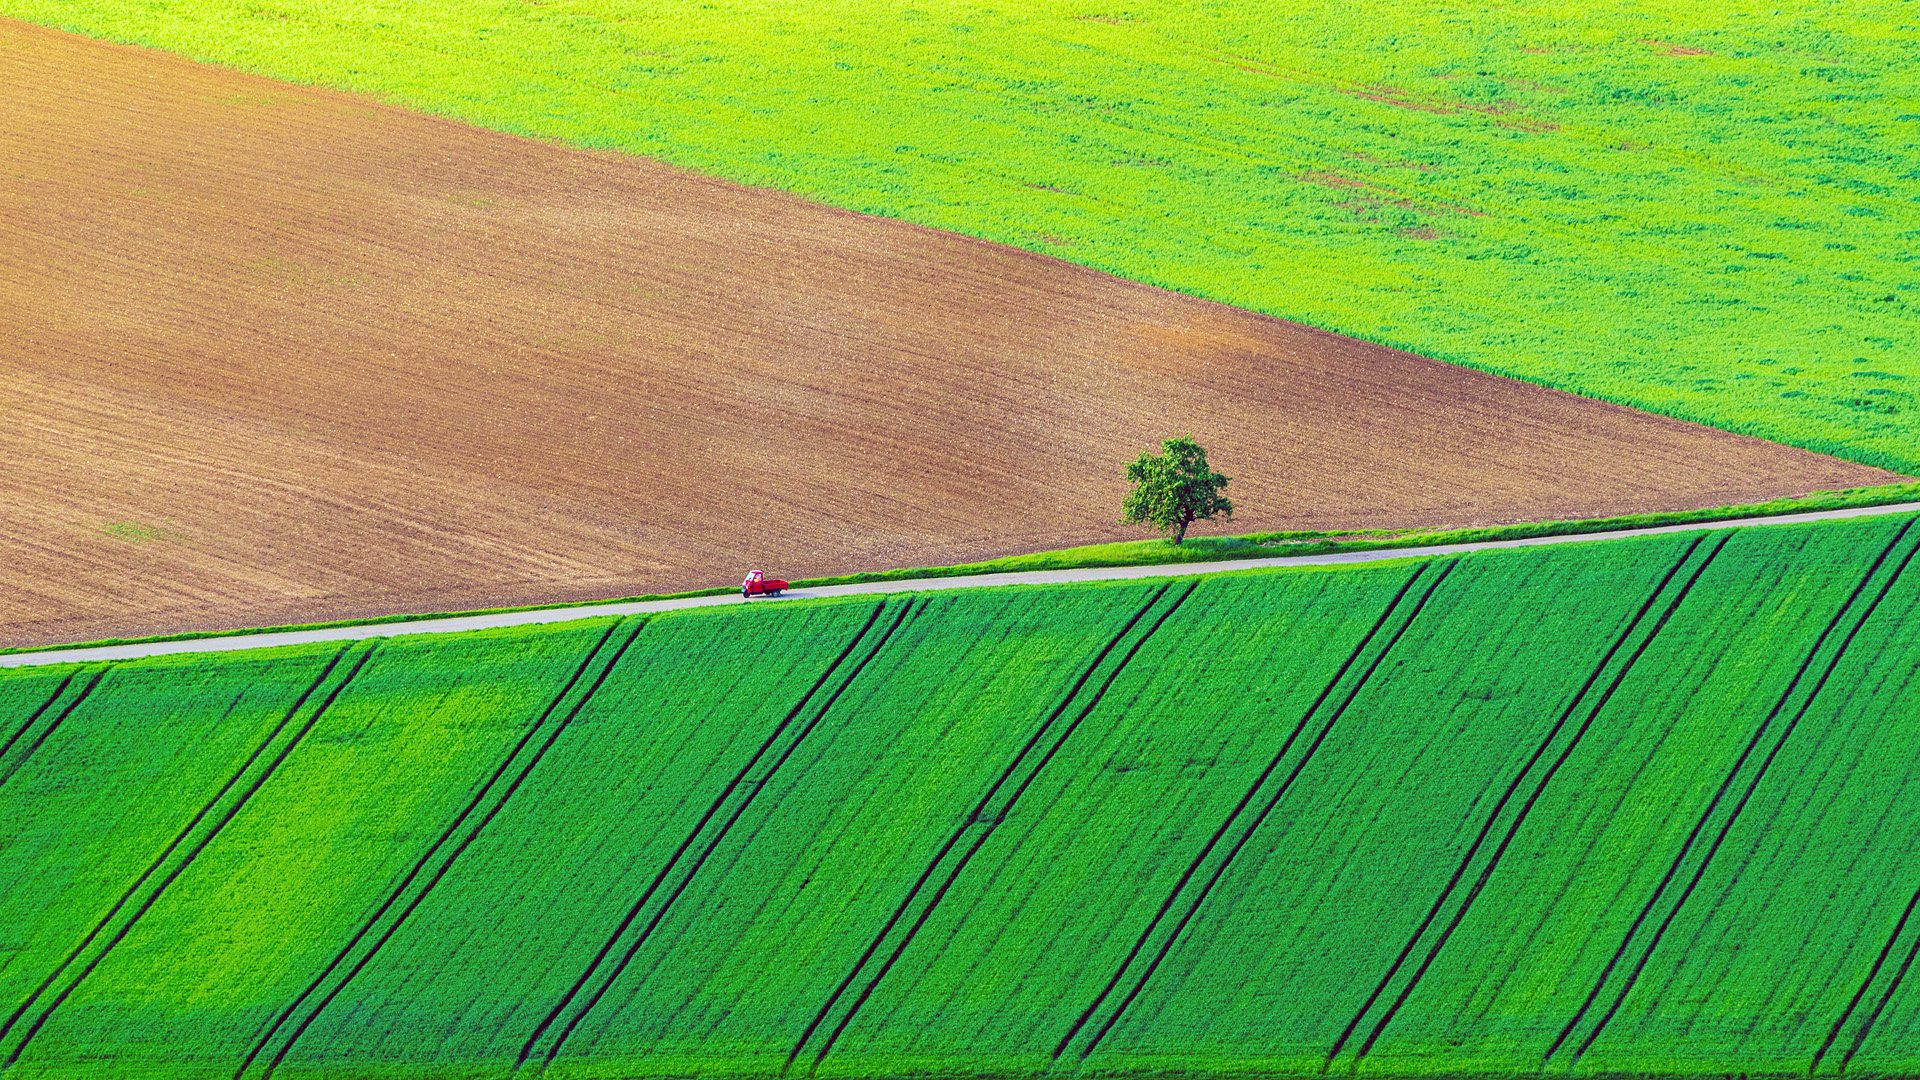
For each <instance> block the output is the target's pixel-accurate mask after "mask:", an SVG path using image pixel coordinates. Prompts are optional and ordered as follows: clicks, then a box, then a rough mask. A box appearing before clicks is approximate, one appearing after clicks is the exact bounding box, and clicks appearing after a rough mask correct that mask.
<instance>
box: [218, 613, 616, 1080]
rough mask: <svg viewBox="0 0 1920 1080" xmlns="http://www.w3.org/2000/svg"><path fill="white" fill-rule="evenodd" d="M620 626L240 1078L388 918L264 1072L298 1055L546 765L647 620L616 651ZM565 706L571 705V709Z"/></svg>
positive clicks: (277, 1026)
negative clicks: (296, 1049)
mask: <svg viewBox="0 0 1920 1080" xmlns="http://www.w3.org/2000/svg"><path fill="white" fill-rule="evenodd" d="M621 627H622V623H621V622H619V621H615V622H613V623H609V624H608V626H607V629H606V632H604V633H602V634H601V635H600V637H599V638H598V639H597V640H596V641H595V642H594V643H593V646H592V647H591V648H589V649H588V650H587V651H586V653H585V655H583V656H582V657H581V658H580V663H579V664H578V665H576V666H575V667H574V669H573V673H572V674H571V675H570V676H569V677H568V679H567V681H566V682H565V683H564V684H563V685H562V686H561V687H560V690H559V691H558V692H557V693H556V694H554V696H553V698H552V699H551V700H549V701H548V702H547V705H546V708H545V709H543V710H542V711H541V713H540V715H539V716H538V717H537V718H536V719H535V720H534V722H533V723H532V724H531V725H529V726H528V728H527V730H526V733H525V734H523V735H521V736H520V740H519V741H518V742H516V743H515V744H514V746H513V748H512V749H511V750H509V751H508V752H507V753H506V755H505V756H503V757H502V758H501V759H500V763H499V764H498V765H496V766H495V767H494V769H493V772H492V773H491V774H490V775H488V777H487V778H486V781H485V782H484V783H482V784H481V785H480V787H479V789H478V790H476V791H475V792H474V793H473V797H472V798H470V799H468V800H467V804H466V806H464V807H462V808H461V810H460V812H459V813H458V814H456V815H455V816H454V818H453V820H451V821H449V822H448V823H447V826H446V828H444V829H442V830H441V832H440V835H439V836H438V837H437V838H436V839H435V840H434V841H433V843H432V844H431V845H430V846H429V847H428V848H427V850H425V851H423V852H421V853H420V857H419V858H418V859H416V860H415V861H414V864H413V867H412V868H411V869H409V870H408V871H407V873H406V876H405V877H403V878H401V879H400V882H399V883H398V884H397V885H395V886H394V887H393V888H392V889H391V890H389V891H388V893H387V896H386V898H385V899H384V900H383V901H382V902H381V903H380V905H379V907H377V908H376V909H375V910H374V911H373V912H372V913H371V914H370V915H368V917H367V918H366V919H365V920H364V921H362V923H361V924H360V926H359V928H358V929H357V930H355V932H354V934H353V936H352V937H351V938H349V939H348V940H347V942H346V944H344V945H342V946H341V948H340V949H339V951H338V952H336V953H335V954H334V956H333V959H332V960H330V961H329V962H328V963H327V965H326V967H325V968H323V969H322V970H321V971H320V973H319V974H317V975H315V976H314V978H313V980H312V981H311V982H309V983H308V984H307V986H306V988H305V989H303V990H302V991H301V992H300V994H299V996H297V997H295V998H294V999H293V1001H291V1002H289V1003H288V1004H287V1007H286V1008H284V1009H282V1010H281V1011H280V1014H279V1015H278V1016H276V1017H274V1020H273V1023H272V1024H271V1025H269V1026H268V1028H267V1030H266V1031H264V1032H262V1033H261V1035H260V1037H259V1039H258V1040H256V1041H255V1042H254V1045H253V1047H252V1049H250V1050H249V1051H248V1052H247V1056H246V1058H245V1059H244V1060H243V1061H242V1062H241V1063H240V1067H239V1068H238V1069H236V1070H235V1071H234V1077H235V1080H239V1078H240V1077H242V1076H244V1075H245V1074H246V1071H247V1070H248V1069H249V1068H250V1067H252V1065H253V1063H254V1061H255V1060H256V1059H257V1058H258V1057H259V1055H260V1053H261V1052H262V1051H263V1050H265V1049H266V1047H267V1044H268V1043H270V1042H271V1041H272V1040H273V1038H274V1036H275V1035H276V1034H277V1033H279V1032H280V1030H281V1029H282V1028H283V1027H284V1025H285V1024H286V1022H287V1021H288V1019H289V1018H291V1017H292V1016H293V1014H294V1013H295V1012H296V1011H297V1010H299V1009H300V1008H301V1007H302V1006H303V1005H305V1004H306V1003H307V1001H308V1000H309V999H311V998H312V996H313V995H314V994H315V993H317V992H319V990H320V988H321V987H322V986H324V985H325V984H326V983H327V982H328V980H330V979H332V978H333V974H334V972H335V971H336V970H337V969H339V967H340V965H342V964H343V963H345V962H346V961H347V958H348V957H350V956H352V955H353V953H354V951H355V950H356V949H358V948H359V946H360V943H361V942H362V941H363V940H364V939H365V938H366V937H367V936H368V935H369V934H372V933H373V932H374V930H375V929H376V928H377V927H380V926H381V924H382V920H386V922H385V926H384V929H382V930H381V931H380V933H379V936H378V937H376V938H375V939H374V940H373V944H372V945H371V946H369V947H368V948H367V949H365V950H364V951H362V952H361V954H360V956H359V958H358V959H357V960H356V961H354V963H353V964H352V966H351V967H349V968H348V969H347V971H346V974H345V975H343V976H342V977H341V978H340V979H338V980H337V981H335V982H334V983H333V985H332V987H331V988H330V989H328V990H327V991H326V992H325V993H324V994H322V995H321V997H320V999H319V1001H318V1003H316V1004H315V1005H314V1006H313V1007H312V1008H311V1009H309V1010H307V1012H306V1014H305V1016H303V1017H302V1019H301V1020H300V1022H299V1023H298V1024H296V1025H294V1027H293V1030H292V1032H291V1034H289V1035H288V1036H287V1038H286V1039H285V1040H284V1041H283V1042H282V1043H281V1045H280V1048H279V1049H278V1050H276V1051H275V1052H274V1055H273V1057H272V1058H271V1059H269V1061H268V1063H267V1067H266V1069H265V1070H264V1072H263V1073H262V1076H263V1077H264V1076H271V1075H273V1071H274V1070H275V1069H277V1068H279V1066H280V1064H281V1062H283V1061H285V1060H286V1058H287V1055H288V1054H289V1053H290V1052H292V1050H293V1046H294V1044H295V1043H297V1042H299V1041H300V1036H301V1035H303V1034H305V1033H306V1031H307V1029H308V1028H309V1027H311V1026H312V1025H313V1023H314V1022H315V1021H316V1020H318V1019H319V1018H320V1014H321V1013H323V1012H325V1011H326V1009H327V1006H329V1005H331V1004H332V1003H333V1000H334V998H336V997H338V996H339V995H340V993H341V991H343V990H345V989H346V987H347V984H349V983H351V982H352V981H353V980H354V979H355V978H356V977H357V976H358V975H359V974H360V972H361V971H362V970H363V969H364V968H365V967H366V966H367V965H368V964H369V963H371V962H372V961H373V958H374V956H375V955H377V954H378V953H379V952H380V950H381V949H382V948H384V947H385V946H386V944H387V942H388V941H389V940H391V939H392V937H393V935H394V934H395V933H397V932H399V929H400V927H401V926H402V925H404V924H405V923H406V921H407V920H408V919H409V918H411V917H412V915H413V912H414V910H415V909H416V908H418V907H419V906H420V904H421V902H422V901H424V900H425V899H426V898H427V894H428V893H430V892H432V891H433V889H434V887H435V886H436V885H438V884H440V881H441V879H442V878H444V877H445V876H446V874H447V872H448V871H449V870H450V869H452V867H453V864H454V862H455V861H457V860H458V859H459V858H460V856H461V854H463V853H464V852H465V851H466V850H467V848H468V846H469V845H471V844H472V843H473V842H474V840H475V839H476V838H478V837H479V835H480V832H481V830H483V829H485V828H486V827H487V825H488V823H490V822H491V821H493V819H494V817H495V816H496V815H498V814H499V813H500V811H501V809H502V808H503V807H505V806H506V804H507V800H509V799H511V798H513V795H514V793H515V792H516V791H518V790H519V789H520V785H521V784H522V783H524V782H525V781H526V779H527V776H528V775H529V774H530V773H532V772H533V769H534V767H535V766H536V765H538V764H539V763H540V760H541V759H542V758H543V757H545V756H546V753H547V751H548V750H549V749H550V748H552V746H553V744H554V743H555V742H556V741H558V740H559V738H560V736H561V734H562V733H563V732H565V731H566V730H567V728H568V726H569V725H571V724H572V723H573V721H574V719H575V718H576V717H578V716H579V715H580V712H581V710H582V709H584V708H585V707H586V704H587V702H588V701H590V700H592V698H593V696H594V695H595V694H596V693H598V692H599V690H600V688H601V686H603V685H604V684H605V683H606V681H607V678H608V676H610V675H611V674H612V673H613V670H614V668H615V667H617V666H618V665H619V663H620V661H621V660H622V659H623V658H624V657H625V656H626V654H627V650H628V649H630V648H632V647H633V643H634V640H635V639H636V638H638V637H639V636H640V631H641V630H643V629H644V628H645V627H646V623H645V622H644V621H641V622H638V623H635V624H634V625H633V628H632V629H631V630H630V631H628V632H627V633H626V634H624V635H622V636H621V637H620V638H619V644H618V645H617V646H615V647H614V648H613V649H611V650H609V649H608V648H607V643H608V642H610V641H613V640H614V639H615V634H616V632H618V631H619V630H620V629H621ZM590 671H592V672H594V674H593V676H592V678H588V677H587V675H588V672H590ZM583 686H584V687H585V689H584V690H583V691H582V692H581V693H578V694H575V692H574V691H575V690H576V688H579V687H583ZM569 703H570V704H569ZM562 706H565V708H564V710H563V708H562ZM556 715H558V716H560V720H559V722H558V723H550V721H552V719H553V717H554V716H556ZM542 734H545V735H546V738H545V739H544V740H542V741H540V742H539V744H538V745H537V746H535V747H534V749H533V750H532V751H531V752H528V749H527V748H528V747H529V746H530V745H533V744H534V740H535V739H536V737H538V736H540V735H542ZM516 764H518V765H519V766H520V768H519V770H518V771H517V772H515V773H514V775H513V777H512V779H511V780H509V781H508V782H507V784H506V785H505V787H504V788H501V789H499V790H498V794H497V796H496V795H495V791H496V785H498V784H499V783H500V779H501V777H503V776H506V775H507V773H508V772H509V771H510V770H512V769H513V767H514V766H515V765H516ZM489 796H494V797H493V798H492V801H491V802H490V803H488V805H487V807H486V810H485V811H484V812H483V813H481V814H480V817H479V819H478V821H477V822H476V823H475V824H474V825H473V827H472V828H471V829H469V830H468V831H467V833H466V835H465V836H463V837H461V838H460V840H459V842H458V843H456V844H454V845H453V847H452V849H451V850H450V851H448V852H447V854H446V857H445V858H444V859H442V860H441V861H440V864H439V865H438V866H436V867H435V868H434V869H433V871H432V873H430V874H428V875H427V877H426V878H425V880H424V881H423V882H422V883H421V885H420V887H419V888H418V889H414V888H413V884H414V882H415V881H416V880H420V874H421V872H422V871H423V870H425V869H426V867H427V864H428V863H430V862H432V861H433V859H434V858H435V856H437V855H439V854H440V853H441V851H442V849H444V848H446V847H447V845H448V842H449V841H450V840H452V838H453V836H454V834H455V833H457V832H459V831H460V828H461V826H463V825H464V824H466V822H467V821H468V819H470V818H472V817H473V815H474V812H475V811H476V810H479V809H480V806H481V804H482V803H483V802H488V799H489ZM403 898H406V901H407V902H406V904H405V906H404V907H402V908H400V910H399V913H398V914H397V915H395V916H394V917H393V918H392V919H390V920H387V919H386V916H387V913H388V912H389V911H391V910H392V909H393V908H394V906H395V905H396V904H399V903H400V901H401V900H402V899H403Z"/></svg>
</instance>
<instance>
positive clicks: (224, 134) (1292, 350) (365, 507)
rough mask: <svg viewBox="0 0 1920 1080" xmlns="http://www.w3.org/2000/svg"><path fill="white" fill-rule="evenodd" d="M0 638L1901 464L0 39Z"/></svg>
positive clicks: (607, 168)
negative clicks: (1191, 443)
mask: <svg viewBox="0 0 1920 1080" xmlns="http://www.w3.org/2000/svg"><path fill="white" fill-rule="evenodd" d="M0 86H3V87H4V88H3V89H0V238H4V241H3V242H0V342H4V349H0V644H7V645H24V644H35V643H46V642H53V641H59V640H77V639H83V638H92V637H99V636H105V635H131V634H148V633H160V632H170V631H181V630H196V629H210V628H218V627H228V626H236V625H251V624H259V623H276V622H292V621H305V620H318V619H331V618H346V617H355V616H363V615H372V614H378V613H384V612H392V611H404V610H431V609H447V608H461V607H473V606H495V605H507V604H516V603H534V602H543V601H561V600H572V599H585V598H592V597H599V596H609V595H622V594H632V593H639V592H647V591H665V590H674V589H685V588H694V587H700V586H707V585H713V584H721V583H727V582H730V581H734V580H737V578H738V575H739V573H740V572H741V571H743V570H745V569H747V568H749V567H755V566H763V567H765V568H767V569H769V570H771V571H774V572H776V573H779V574H782V575H784V576H790V577H793V576H804V575H812V574H819V573H827V572H841V571H853V570H861V569H876V568H882V567H889V566H897V565H912V564H934V563H948V562H955V561H962V560H971V559H976V558H985V557H992V556H996V555H1003V554H1009V553H1012V552H1017V551H1026V550H1034V549H1038V548H1045V547H1056V546H1061V545H1066V544H1073V543H1084V542H1094V541H1098V540H1102V539H1109V538H1120V537H1127V536H1137V535H1139V533H1138V532H1137V531H1135V530H1128V529H1123V528H1121V527H1119V526H1118V525H1116V524H1115V523H1114V519H1115V517H1116V515H1117V508H1118V505H1119V500H1120V495H1121V493H1122V485H1121V482H1120V479H1119V475H1120V467H1121V465H1122V463H1123V462H1124V461H1125V460H1126V459H1128V458H1130V457H1131V456H1133V455H1134V454H1136V453H1138V452H1139V451H1140V450H1141V449H1144V448H1146V447H1148V446H1149V445H1150V444H1152V443H1155V442H1157V441H1158V439H1159V438H1161V437H1163V436H1166V435H1170V434H1178V433H1188V432H1190V433H1192V434H1193V435H1194V436H1195V437H1197V438H1198V439H1199V440H1200V441H1201V442H1202V443H1203V444H1205V445H1206V446H1207V447H1208V448H1209V450H1210V452H1211V455H1212V458H1213V461H1214V464H1215V466H1216V467H1217V468H1219V469H1220V470H1221V471H1223V472H1226V473H1228V474H1229V475H1231V476H1233V477H1234V484H1233V488H1232V489H1231V494H1232V495H1233V497H1234V500H1235V503H1236V505H1237V506H1238V507H1239V508H1240V511H1241V513H1240V515H1239V517H1238V518H1237V519H1236V520H1235V521H1234V523H1233V526H1232V528H1233V529H1234V530H1236V531H1250V530H1256V529H1268V528H1288V527H1301V528H1321V527H1339V528H1346V527H1398V526H1416V525H1467V524H1476V523H1490V522H1496V521H1513V520H1527V519H1540V518H1553V517H1570V516H1589V515H1598V514H1607V513H1614V512H1626V511H1635V510H1648V509H1656V508H1658V509H1678V508H1683V507H1690V506H1696V505H1706V504H1725V503H1739V502H1749V501H1758V500H1763V499H1767V498H1772V497H1777V496H1783V495H1791V494H1799V493H1803V492H1806V491H1810V490H1814V489H1820V488H1837V487H1848V486H1858V485H1863V484H1870V483H1877V482H1881V481H1884V480H1887V479H1890V474H1887V473H1884V472H1881V471H1879V470H1876V469H1871V468H1867V467H1865V466H1860V465H1854V464H1850V463H1847V462H1843V461H1839V460H1836V459H1832V458H1827V457H1822V456H1819V455H1816V454H1811V453H1807V452H1804V451H1799V450H1794V449H1788V448H1785V447H1780V446H1775V445H1772V444H1769V443H1765V442H1761V441H1758V440H1755V439H1749V438H1744V437H1741V436H1736V435H1731V434H1727V433H1724V432H1720V431H1715V430H1711V429H1707V428H1703V427H1697V426H1693V425H1689V424H1686V423H1681V422H1678V421H1673V420H1668V419H1664V418H1659V417H1654V416H1649V415H1645V414H1642V413H1637V412H1634V411H1631V410H1628V409H1623V408H1618V407H1614V406H1611V405H1606V404H1601V403H1596V402H1593V401H1588V400H1584V399H1581V398H1576V397H1573V396H1570V395H1567V394H1562V393H1558V392H1555V391H1551V390H1546V389H1542V388H1539V387H1535V386H1531V385H1527V384H1523V383H1519V382H1513V381H1509V380H1505V379H1500V378H1496V377H1493V376H1489V375H1484V374H1480V373H1476V372H1472V371H1468V370H1464V369H1460V368H1455V367H1451V366H1448V365H1445V364H1441V363H1437V362H1434V361H1431V360H1426V359H1423V358H1420V357H1417V356H1412V355H1408V354H1405V353H1401V352H1397V351H1394V350H1390V349H1385V348H1381V347H1378V346H1374V345H1370V344H1367V343H1364V342H1359V341H1354V340H1349V339H1345V338H1341V337H1337V336H1334V335H1330V334H1326V333H1322V332H1319V331H1315V330H1311V329H1308V328H1305V327H1301V326H1296V325H1292V324H1288V323H1285V322H1279V321H1276V320H1272V319H1268V318H1264V317H1261V316H1256V315H1252V314H1248V313H1245V312H1242V311H1238V310H1234V309H1231V308H1226V307H1221V306H1218V305H1215V304H1210V303H1205V302H1201V301H1198V300H1194V299H1191V298H1188V297H1184V296H1180V295H1176V294H1172V293H1168V292H1164V291H1160V290H1156V289H1153V288H1149V287H1146V286H1142V285H1136V284H1131V283H1128V282H1125V281H1120V280H1117V279H1114V278H1110V277H1107V276H1104V275H1101V274H1099V273H1096V272H1093V271H1089V270H1085V269H1080V268H1077V267H1074V266H1070V265H1067V264H1064V263H1061V262H1058V261H1056V260H1053V259H1049V258H1046V257H1044V256H1040V255H1035V254H1030V253H1026V252H1022V251H1017V250H1011V249H1007V248H1001V247H997V246H994V245H990V244H985V243H980V242H976V241H972V240H968V239H964V238H960V237H956V236H952V235H947V234H943V233H939V232H935V231H931V230H927V229H922V228H918V227H914V226H910V225H905V224H901V223H898V222H893V221H887V220H880V219H875V218H868V217H863V216H860V215H857V214H852V213H846V212H842V211H838V210H832V209H827V208H823V207H820V206H816V205H813V204H810V203H807V202H805V201H803V200H800V199H797V198H794V197H791V196H787V195H782V194H777V193H772V192H767V191H761V190H752V189H745V188H741V187H738V186H735V185H730V184H726V183H722V182H719V181H715V180H711V179H706V178H702V177H699V176H694V175H689V174H687V173H684V172H681V171H677V170H674V169H670V168H667V167H665V166H662V165H659V164H657V163H653V162H649V161H645V160H639V159H635V158H631V157H624V156H618V155H614V154H608V153H598V152H589V151H581V150H575V149H568V148H563V147H559V146H554V145H550V144H547V143H542V142H538V141H533V140H528V139H523V138H519V137H515V136H512V135H505V134H498V133H492V132H486V131H478V130H473V129H470V128H467V127H463V126H460V125H456V124H453V123H450V122H446V121H443V120H440V119H436V118H432V117H426V116H420V115H415V114H411V113H408V112H404V111H401V110H397V109H393V108H388V107H385V106H382V105H378V104H374V103H369V102H366V101H363V100H358V99H355V98H352V97H349V96H346V95H342V94H338V93H332V92H324V91H317V90H310V89H305V88H299V87H293V86H288V85H283V84H279V83H275V82H271V81H268V80H264V79H259V78H254V77H251V76H245V75H240V74H235V73H231V72H228V71H225V70H220V69H216V68H211V67H207V66H202V65H197V64H194V63H191V62H189V61H186V60H182V59H178V58H175V57H171V56H167V55H163V54H158V53H154V52H150V51H145V50H137V49H130V48H123V47H118V46H112V45H105V44H99V43H95V42H90V41H85V40H82V39H79V38H75V37H71V36H67V35H63V34H59V33H55V32H52V31H47V30H41V29H36V28H30V27H26V26H22V25H17V24H10V23H0Z"/></svg>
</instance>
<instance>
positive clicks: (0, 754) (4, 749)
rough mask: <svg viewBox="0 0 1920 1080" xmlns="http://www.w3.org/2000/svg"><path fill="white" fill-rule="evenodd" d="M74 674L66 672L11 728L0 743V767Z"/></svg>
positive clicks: (70, 682) (65, 688)
mask: <svg viewBox="0 0 1920 1080" xmlns="http://www.w3.org/2000/svg"><path fill="white" fill-rule="evenodd" d="M76 674H78V672H73V671H70V672H68V673H67V674H66V676H65V677H64V678H62V679H61V680H60V683H59V685H57V686H55V687H54V688H53V693H51V694H48V695H47V699H46V700H45V701H42V702H41V703H40V704H39V705H38V706H36V707H35V708H34V709H33V711H32V712H30V713H28V714H27V718H26V719H25V720H22V721H20V724H19V726H18V727H16V728H14V729H13V734H11V735H9V736H7V741H6V742H4V743H0V769H3V768H6V767H7V765H8V762H7V755H8V754H10V753H12V752H13V746H14V744H15V743H17V742H19V741H20V738H21V736H23V735H25V734H26V733H27V732H29V731H31V730H33V725H34V724H36V723H38V722H39V720H40V717H41V716H43V715H45V713H46V711H47V710H48V709H51V708H53V703H54V702H56V701H59V700H60V695H61V694H64V693H66V692H67V687H69V686H72V685H73V677H74V676H75V675H76ZM0 783H5V781H4V780H0Z"/></svg>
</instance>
